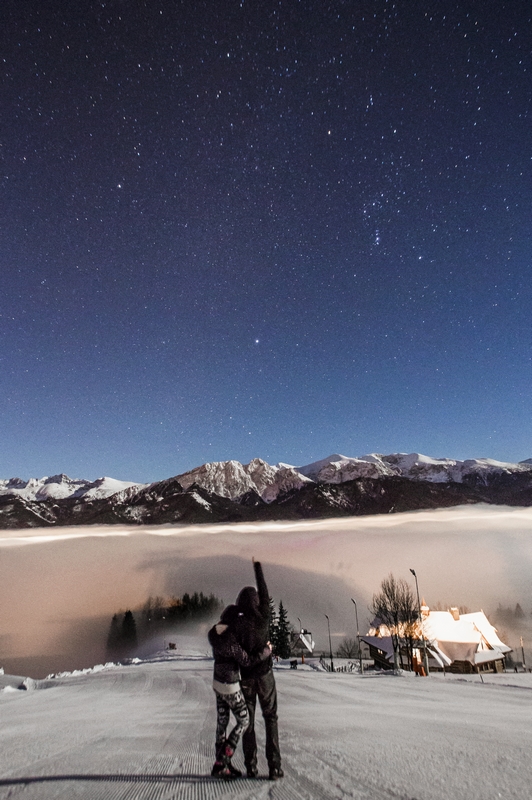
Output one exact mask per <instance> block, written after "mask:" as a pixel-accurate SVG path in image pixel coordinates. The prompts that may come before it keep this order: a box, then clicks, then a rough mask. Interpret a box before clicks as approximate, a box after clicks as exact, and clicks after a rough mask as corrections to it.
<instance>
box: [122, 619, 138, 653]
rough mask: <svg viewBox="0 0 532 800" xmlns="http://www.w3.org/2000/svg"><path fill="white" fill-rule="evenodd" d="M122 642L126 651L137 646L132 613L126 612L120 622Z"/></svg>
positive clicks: (135, 627) (135, 626)
mask: <svg viewBox="0 0 532 800" xmlns="http://www.w3.org/2000/svg"><path fill="white" fill-rule="evenodd" d="M122 642H123V643H124V647H125V648H126V649H127V650H133V649H134V648H135V647H136V646H137V625H136V623H135V617H134V616H133V612H132V611H126V613H125V614H124V619H123V620H122Z"/></svg>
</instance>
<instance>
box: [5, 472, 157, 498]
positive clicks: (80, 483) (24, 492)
mask: <svg viewBox="0 0 532 800" xmlns="http://www.w3.org/2000/svg"><path fill="white" fill-rule="evenodd" d="M143 485H145V484H136V483H133V482H132V481H118V480H116V479H115V478H97V479H96V480H95V481H86V480H77V479H74V480H73V479H72V478H69V477H68V475H63V474H61V475H53V476H52V477H50V478H30V480H28V481H23V480H21V479H20V478H10V479H9V480H0V495H14V496H16V497H21V498H23V499H24V500H37V501H38V500H48V499H54V500H63V499H65V498H67V497H80V498H84V499H87V500H89V499H96V498H102V497H110V496H111V495H113V494H115V493H116V492H120V491H123V490H124V489H128V488H129V487H131V486H138V487H139V488H140V487H142V486H143Z"/></svg>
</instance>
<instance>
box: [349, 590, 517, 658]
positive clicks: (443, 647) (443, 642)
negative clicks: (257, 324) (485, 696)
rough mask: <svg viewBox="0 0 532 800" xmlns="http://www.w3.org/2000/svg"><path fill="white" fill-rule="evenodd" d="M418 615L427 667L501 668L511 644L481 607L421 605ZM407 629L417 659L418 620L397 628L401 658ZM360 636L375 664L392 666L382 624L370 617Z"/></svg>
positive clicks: (389, 640) (419, 652) (419, 650)
mask: <svg viewBox="0 0 532 800" xmlns="http://www.w3.org/2000/svg"><path fill="white" fill-rule="evenodd" d="M421 615H422V619H423V637H424V639H425V642H426V645H427V653H428V656H429V666H430V669H432V670H444V671H448V672H462V673H469V672H477V671H483V672H502V671H503V662H504V656H505V655H506V653H509V652H510V651H511V647H508V646H507V645H505V644H504V642H502V641H501V640H500V639H499V637H498V636H497V631H496V629H495V628H494V627H493V625H492V624H491V623H490V622H489V620H488V618H487V617H486V615H485V614H484V612H483V611H475V612H473V613H470V614H460V613H459V611H458V609H457V608H451V609H449V610H448V611H431V610H430V609H429V608H428V606H426V605H423V606H422V607H421ZM408 633H409V634H410V638H411V640H412V639H413V640H414V656H415V657H416V658H417V659H418V661H421V657H422V637H421V628H420V625H419V622H416V623H414V625H413V626H412V625H411V626H410V628H409V631H406V630H399V637H400V643H401V644H400V647H401V650H402V652H403V659H404V658H405V656H406V655H407V654H406V646H405V639H406V637H407V635H408ZM361 638H362V640H363V641H364V642H366V643H367V644H368V645H369V648H370V656H371V658H373V660H374V661H375V666H378V667H381V668H382V669H393V644H392V637H391V633H390V630H389V629H388V627H387V626H386V625H382V624H380V622H379V620H374V622H373V625H372V627H371V628H370V631H369V634H368V635H367V636H362V637H361Z"/></svg>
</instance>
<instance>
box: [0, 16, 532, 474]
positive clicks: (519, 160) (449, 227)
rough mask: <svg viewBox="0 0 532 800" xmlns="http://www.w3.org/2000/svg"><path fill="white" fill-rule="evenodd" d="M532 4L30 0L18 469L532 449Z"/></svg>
mask: <svg viewBox="0 0 532 800" xmlns="http://www.w3.org/2000/svg"><path fill="white" fill-rule="evenodd" d="M531 19H532V10H531V6H530V3H529V2H522V1H521V0H511V2H500V0H482V1H480V0H479V1H478V2H475V1H473V0H471V1H470V2H467V1H465V0H461V1H460V2H447V0H432V2H418V1H417V0H397V2H391V0H390V1H389V2H386V1H385V0H360V1H359V2H357V1H355V0H352V1H351V2H347V1H346V0H345V1H342V0H336V2H327V0H306V2H298V0H223V2H221V1H220V0H208V1H205V0H203V2H202V0H161V2H159V1H158V0H109V1H108V2H94V0H76V2H71V0H54V1H53V2H52V0H16V1H15V0H3V2H2V5H1V10H0V42H1V51H0V68H1V72H2V77H1V84H0V85H1V95H0V97H1V104H0V108H1V131H0V154H1V173H0V179H1V195H0V197H1V200H0V227H1V231H0V236H1V243H0V275H1V292H0V332H1V333H0V336H1V347H0V414H1V417H0V421H1V430H2V443H1V447H0V453H1V455H0V477H3V478H7V477H13V476H15V475H16V476H19V477H22V478H29V477H37V476H42V475H53V474H55V473H58V472H65V473H67V474H69V475H70V476H71V477H84V478H96V477H98V476H102V475H111V476H113V477H115V478H121V479H124V480H137V481H152V480H157V479H161V478H165V477H169V476H171V475H175V474H178V473H179V472H183V471H185V470H187V469H190V468H192V467H194V466H197V465H198V464H201V463H204V462H205V461H213V460H223V459H229V458H235V459H238V460H240V461H243V462H247V461H249V460H250V459H251V458H254V457H256V456H259V457H262V458H264V459H266V460H267V461H269V462H270V463H275V462H277V461H279V460H281V461H285V462H289V463H292V464H305V463H308V462H309V461H312V460H315V459H317V458H323V457H324V456H326V455H328V454H330V453H333V452H340V453H344V454H346V455H350V456H356V455H361V454H364V453H368V452H380V453H391V452H400V451H401V452H412V451H417V452H422V453H426V454H428V455H432V456H435V457H444V456H447V457H453V458H472V457H476V458H478V457H491V458H496V459H499V460H503V461H518V460H521V459H526V458H530V457H531V456H532V440H531V434H532V422H531V420H532V392H531V387H532V380H531V378H532V376H531V344H532V342H531V339H532V336H531V319H532V313H531V312H532V288H531V283H532V282H531V280H530V273H531V269H530V261H531V253H532V235H531V222H532V216H531V192H532V180H531V166H532V161H531V157H532V127H531V120H532V117H531V111H532V110H531V95H532V64H531V44H532V26H531Z"/></svg>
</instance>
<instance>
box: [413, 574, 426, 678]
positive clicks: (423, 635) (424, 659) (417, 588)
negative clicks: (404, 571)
mask: <svg viewBox="0 0 532 800" xmlns="http://www.w3.org/2000/svg"><path fill="white" fill-rule="evenodd" d="M410 572H411V573H412V575H413V576H414V578H415V581H416V593H417V608H418V614H419V624H420V626H421V641H422V643H423V666H424V668H425V675H428V674H429V658H428V655H427V643H426V641H425V634H424V633H423V617H422V615H421V603H420V602H419V586H418V583H417V575H416V571H415V570H414V569H411V570H410Z"/></svg>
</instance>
